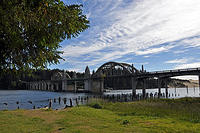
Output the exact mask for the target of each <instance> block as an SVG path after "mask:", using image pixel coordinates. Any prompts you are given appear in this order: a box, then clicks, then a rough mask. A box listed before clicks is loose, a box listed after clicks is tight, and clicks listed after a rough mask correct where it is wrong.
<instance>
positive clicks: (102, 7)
mask: <svg viewBox="0 0 200 133" xmlns="http://www.w3.org/2000/svg"><path fill="white" fill-rule="evenodd" d="M63 1H64V3H65V4H82V5H83V7H82V9H83V13H84V14H85V15H86V16H87V18H88V19H89V21H90V28H88V29H87V30H86V31H84V32H82V33H81V34H80V35H79V37H77V38H73V39H71V40H64V41H63V42H61V43H60V45H61V46H62V48H61V51H64V53H63V54H62V57H63V58H64V59H65V61H62V60H61V61H60V64H58V65H51V66H50V68H51V69H54V68H59V69H65V70H73V71H79V72H84V70H85V67H86V66H89V68H90V70H96V69H97V68H98V67H100V66H101V65H102V64H104V63H105V62H108V61H116V62H125V63H129V64H133V65H134V66H135V67H136V68H137V69H141V65H144V68H145V69H146V70H147V71H158V70H168V69H182V68H192V67H200V58H199V57H200V52H199V51H200V0H73V1H72V0H71V1H69V0H63Z"/></svg>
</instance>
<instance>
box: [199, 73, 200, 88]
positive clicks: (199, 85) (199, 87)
mask: <svg viewBox="0 0 200 133" xmlns="http://www.w3.org/2000/svg"><path fill="white" fill-rule="evenodd" d="M199 91H200V75H199Z"/></svg>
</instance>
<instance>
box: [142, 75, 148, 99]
mask: <svg viewBox="0 0 200 133" xmlns="http://www.w3.org/2000/svg"><path fill="white" fill-rule="evenodd" d="M146 84H147V82H146V79H144V80H143V88H142V96H143V98H145V97H146V87H147V85H146Z"/></svg>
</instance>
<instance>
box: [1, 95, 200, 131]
mask: <svg viewBox="0 0 200 133" xmlns="http://www.w3.org/2000/svg"><path fill="white" fill-rule="evenodd" d="M199 100H200V98H183V99H172V100H171V99H168V100H165V99H160V100H150V101H145V100H144V101H137V102H126V103H119V102H116V103H112V102H102V101H100V103H98V101H97V102H96V103H97V104H100V105H101V106H102V109H95V108H91V107H88V106H80V107H73V108H68V109H65V110H57V111H56V110H51V111H46V110H42V109H41V110H15V111H0V118H1V121H0V131H1V133H13V132H15V133H18V132H19V133H27V132H41V133H44V132H45V133H46V132H62V133H78V132H80V133H101V132H105V133H131V132H137V133H160V132H163V133H169V132H170V133H190V132H192V133H199V131H200V122H199V118H200V114H199V111H200V106H199ZM186 101H189V103H187V102H186ZM92 104H93V105H94V104H95V103H94V102H93V103H92Z"/></svg>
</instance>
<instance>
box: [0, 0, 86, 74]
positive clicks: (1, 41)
mask: <svg viewBox="0 0 200 133" xmlns="http://www.w3.org/2000/svg"><path fill="white" fill-rule="evenodd" d="M81 7H82V5H65V4H64V3H63V2H62V1H60V0H1V1H0V71H6V70H28V69H30V68H31V69H38V68H46V67H47V65H49V64H57V63H59V59H62V58H61V56H60V54H61V53H62V51H59V50H58V48H59V47H60V45H59V43H60V42H61V41H63V40H64V39H65V38H67V39H70V38H72V37H77V36H78V35H79V34H80V32H82V31H84V30H85V29H87V28H88V27H89V21H88V20H87V18H86V16H85V15H83V13H82V9H81Z"/></svg>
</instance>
